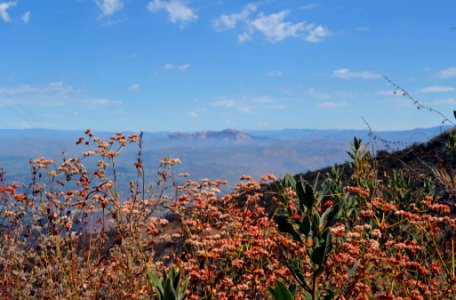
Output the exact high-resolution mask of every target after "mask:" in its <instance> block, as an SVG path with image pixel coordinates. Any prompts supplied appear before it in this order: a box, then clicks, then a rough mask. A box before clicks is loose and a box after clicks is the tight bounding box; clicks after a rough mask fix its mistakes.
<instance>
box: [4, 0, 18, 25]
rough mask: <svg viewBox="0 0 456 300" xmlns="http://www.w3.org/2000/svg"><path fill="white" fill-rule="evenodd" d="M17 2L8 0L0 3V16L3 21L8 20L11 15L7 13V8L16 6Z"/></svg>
mask: <svg viewBox="0 0 456 300" xmlns="http://www.w3.org/2000/svg"><path fill="white" fill-rule="evenodd" d="M16 6H17V2H16V1H10V2H1V3H0V18H1V19H2V20H3V22H7V23H8V22H10V21H11V17H10V16H9V14H8V10H9V9H11V8H13V7H16Z"/></svg>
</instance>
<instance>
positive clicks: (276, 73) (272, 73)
mask: <svg viewBox="0 0 456 300" xmlns="http://www.w3.org/2000/svg"><path fill="white" fill-rule="evenodd" d="M283 75H284V73H283V72H282V71H268V72H266V76H269V77H282V76H283Z"/></svg>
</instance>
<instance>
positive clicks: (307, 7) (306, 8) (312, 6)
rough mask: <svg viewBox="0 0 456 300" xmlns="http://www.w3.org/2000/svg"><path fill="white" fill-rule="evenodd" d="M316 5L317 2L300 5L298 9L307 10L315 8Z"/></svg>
mask: <svg viewBox="0 0 456 300" xmlns="http://www.w3.org/2000/svg"><path fill="white" fill-rule="evenodd" d="M317 6H318V5H317V4H306V5H303V6H301V7H300V8H299V9H302V10H308V9H312V8H315V7H317Z"/></svg>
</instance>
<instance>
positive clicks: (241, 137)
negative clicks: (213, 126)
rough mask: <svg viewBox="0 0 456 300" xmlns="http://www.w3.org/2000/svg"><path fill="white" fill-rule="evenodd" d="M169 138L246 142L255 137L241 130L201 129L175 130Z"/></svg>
mask: <svg viewBox="0 0 456 300" xmlns="http://www.w3.org/2000/svg"><path fill="white" fill-rule="evenodd" d="M167 139H170V140H188V141H205V140H221V141H227V142H228V141H233V142H246V141H250V140H252V139H254V137H253V136H251V135H250V134H248V133H245V132H242V131H239V130H235V129H224V130H221V131H199V132H192V133H187V132H173V133H171V134H169V135H168V136H167Z"/></svg>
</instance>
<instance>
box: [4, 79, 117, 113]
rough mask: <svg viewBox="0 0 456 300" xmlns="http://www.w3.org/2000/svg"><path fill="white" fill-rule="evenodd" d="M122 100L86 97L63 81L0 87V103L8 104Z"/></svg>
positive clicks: (100, 103)
mask: <svg viewBox="0 0 456 300" xmlns="http://www.w3.org/2000/svg"><path fill="white" fill-rule="evenodd" d="M121 103H122V101H120V100H110V99H107V98H88V97H86V96H85V95H84V94H83V93H81V91H79V90H77V89H75V88H74V87H73V86H71V85H68V84H65V83H63V82H51V83H48V84H46V85H28V84H22V85H18V86H14V87H0V105H8V106H15V105H18V106H22V105H23V106H65V105H86V106H90V107H93V106H107V105H119V104H121Z"/></svg>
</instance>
